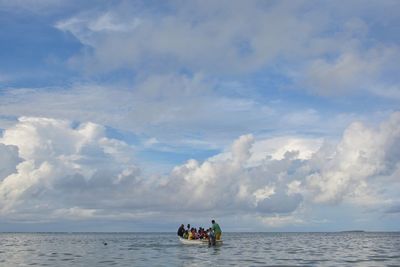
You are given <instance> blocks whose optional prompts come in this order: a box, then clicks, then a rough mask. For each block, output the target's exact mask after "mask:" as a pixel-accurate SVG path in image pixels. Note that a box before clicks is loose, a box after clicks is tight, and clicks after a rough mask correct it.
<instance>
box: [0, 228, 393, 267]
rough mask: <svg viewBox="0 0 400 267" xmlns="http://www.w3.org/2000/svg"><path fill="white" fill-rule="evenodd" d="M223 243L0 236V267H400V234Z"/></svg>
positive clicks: (163, 237)
mask: <svg viewBox="0 0 400 267" xmlns="http://www.w3.org/2000/svg"><path fill="white" fill-rule="evenodd" d="M223 240H224V244H223V245H222V246H217V247H208V246H207V245H183V244H181V243H180V242H179V241H178V239H177V237H176V235H175V233H0V266H2V267H3V266H4V267H7V266H400V232H395V233H386V232H385V233H384V232H379V233H374V232H361V233H355V232H350V233H224V234H223ZM104 243H107V245H104Z"/></svg>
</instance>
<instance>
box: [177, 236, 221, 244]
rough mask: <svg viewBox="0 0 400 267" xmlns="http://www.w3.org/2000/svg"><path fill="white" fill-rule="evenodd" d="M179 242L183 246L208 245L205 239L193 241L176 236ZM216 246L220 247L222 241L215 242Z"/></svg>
mask: <svg viewBox="0 0 400 267" xmlns="http://www.w3.org/2000/svg"><path fill="white" fill-rule="evenodd" d="M178 238H179V241H181V243H182V244H185V245H208V240H207V239H195V240H189V239H185V238H182V237H180V236H178ZM215 243H216V245H222V240H216V241H215Z"/></svg>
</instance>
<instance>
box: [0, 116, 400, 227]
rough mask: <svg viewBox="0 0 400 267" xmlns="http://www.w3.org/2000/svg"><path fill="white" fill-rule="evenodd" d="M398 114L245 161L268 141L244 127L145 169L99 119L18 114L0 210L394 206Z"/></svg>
mask: <svg viewBox="0 0 400 267" xmlns="http://www.w3.org/2000/svg"><path fill="white" fill-rule="evenodd" d="M399 120H400V114H399V113H394V114H392V116H391V117H390V118H389V119H388V120H387V121H385V122H383V123H382V124H381V126H380V127H379V128H372V127H367V126H365V125H363V124H361V123H353V124H352V125H350V126H349V127H348V129H347V130H346V131H345V132H344V134H343V138H342V140H340V142H339V143H338V144H337V145H333V146H332V145H331V146H327V145H325V144H324V145H321V144H320V141H316V143H313V142H311V141H309V140H308V141H307V140H305V143H304V144H306V146H304V147H305V148H306V149H307V144H308V145H310V146H311V147H313V146H314V145H315V144H319V145H318V146H320V147H319V148H318V147H314V148H313V153H312V154H311V155H307V156H306V157H299V155H301V154H302V152H296V151H294V150H291V149H290V146H287V144H285V143H284V142H283V140H281V142H282V143H281V146H282V147H283V148H284V147H287V149H288V152H287V153H285V154H284V156H283V158H273V157H271V155H269V156H268V155H267V156H265V158H264V160H262V161H257V162H255V161H253V164H250V162H251V161H252V157H254V155H255V154H257V153H261V150H262V149H261V147H262V146H259V145H258V150H255V149H254V148H255V146H256V145H257V143H260V144H263V143H266V144H268V143H269V142H271V140H270V141H268V140H267V141H255V138H254V137H253V136H252V135H243V136H241V137H239V138H238V139H237V140H235V141H234V142H233V143H232V145H231V146H230V147H229V148H228V149H227V150H226V151H225V152H223V154H226V155H227V156H220V157H213V158H210V159H207V160H205V161H203V162H199V161H197V160H194V159H193V160H189V161H187V162H186V163H185V164H182V165H179V166H176V167H175V168H174V169H173V170H172V171H171V172H170V174H168V175H152V176H146V177H145V176H143V175H142V173H143V172H141V171H140V169H139V168H138V167H137V165H136V164H135V161H134V153H133V151H132V149H131V148H130V147H129V146H127V145H126V144H125V143H123V142H121V141H117V140H114V139H110V138H108V137H107V136H106V134H105V131H104V128H103V127H102V126H100V125H98V124H93V123H82V124H79V125H76V126H74V125H72V124H70V123H69V122H67V121H61V120H56V119H47V118H28V117H24V118H21V119H20V120H19V121H18V123H17V124H16V125H15V126H14V127H11V128H9V129H6V130H5V131H4V133H3V136H2V138H1V139H0V157H2V158H3V159H5V161H4V162H5V165H4V166H6V168H3V169H2V172H1V174H2V176H3V177H1V180H0V198H1V201H0V203H1V206H0V211H1V214H2V216H3V218H7V219H9V220H13V219H14V220H30V221H40V220H43V218H47V220H58V219H59V218H67V217H73V219H77V220H88V219H93V218H103V219H116V218H118V217H119V216H120V218H130V219H135V218H140V219H141V220H142V219H145V218H146V216H155V217H157V216H162V214H164V215H165V214H176V213H177V212H178V213H185V214H190V213H191V212H192V211H193V210H195V213H196V214H210V213H211V214H214V212H217V211H218V214H219V216H231V215H234V214H244V215H246V216H247V215H251V214H253V215H254V216H255V217H257V218H259V220H260V222H262V223H264V224H265V225H268V226H274V225H275V226H282V225H293V224H297V225H299V224H300V225H301V224H303V223H304V218H303V216H302V212H303V210H307V209H308V210H310V209H311V210H312V207H313V205H324V204H325V203H328V204H330V205H331V204H332V203H333V204H334V203H340V202H345V203H350V204H353V205H355V206H358V207H362V208H368V209H375V210H376V209H378V210H380V211H382V212H386V211H388V210H389V211H393V210H395V209H396V208H395V207H396V206H395V203H398V201H399V199H398V195H397V193H396V192H397V191H396V188H397V189H399V187H400V182H399V181H398V173H399V169H400V168H399V167H400V164H399V162H400V154H399V152H398V151H399V150H398V149H397V148H398V147H399V142H400V129H399V125H400V123H399V122H400V121H399ZM287 142H288V144H290V142H291V139H287ZM265 147H266V148H267V150H268V146H265ZM297 149H299V150H302V149H303V147H302V146H298V147H297ZM269 153H272V154H273V153H274V151H273V150H269V152H268V153H267V154H269ZM388 181H390V182H389V183H388ZM389 187H390V188H389ZM146 214H147V215H146Z"/></svg>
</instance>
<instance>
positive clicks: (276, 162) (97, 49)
mask: <svg viewBox="0 0 400 267" xmlns="http://www.w3.org/2000/svg"><path fill="white" fill-rule="evenodd" d="M399 10H400V4H399V2H398V1H389V0H385V1H369V2H365V1H355V0H353V1H349V2H347V3H343V2H337V1H324V2H321V1H295V2H294V1H217V2H215V1H84V2H83V3H82V2H81V1H65V0H57V1H48V0H43V1H31V0H26V1H12V2H11V1H0V62H1V63H0V129H1V135H0V159H1V162H2V163H1V164H2V166H1V168H0V214H1V218H2V219H0V230H2V231H13V230H15V231H37V230H39V231H44V230H46V229H51V230H52V231H78V230H80V229H84V230H85V231H89V230H93V231H96V230H98V231H171V230H175V227H176V225H178V224H180V223H188V222H190V223H191V224H193V225H196V224H197V223H198V224H207V223H208V221H209V220H210V218H211V217H213V218H216V219H217V221H220V222H221V223H222V225H223V226H224V229H226V230H229V231H314V230H316V231H336V230H347V229H366V230H399V228H398V224H396V223H395V222H397V221H398V220H399V210H400V209H399V207H400V195H399V194H398V192H399V189H400V154H399V153H398V152H397V151H400V149H399V148H400V130H399V127H400V123H399V122H400V113H399V106H400V105H399V104H400V78H399V77H400V75H399V74H400V73H399V72H400V69H399V66H398V62H400V46H399V42H400V39H399V38H400V37H399V36H400V32H399V29H400V17H399V16H398V13H399ZM188 218H189V219H188ZM188 220H189V221H188Z"/></svg>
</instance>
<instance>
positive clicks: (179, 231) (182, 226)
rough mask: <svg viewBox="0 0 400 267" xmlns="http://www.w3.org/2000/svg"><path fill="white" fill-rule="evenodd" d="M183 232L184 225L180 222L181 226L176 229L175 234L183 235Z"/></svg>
mask: <svg viewBox="0 0 400 267" xmlns="http://www.w3.org/2000/svg"><path fill="white" fill-rule="evenodd" d="M184 233H185V226H184V225H183V224H181V226H180V227H179V229H178V232H177V235H178V236H180V237H183V234H184Z"/></svg>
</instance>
